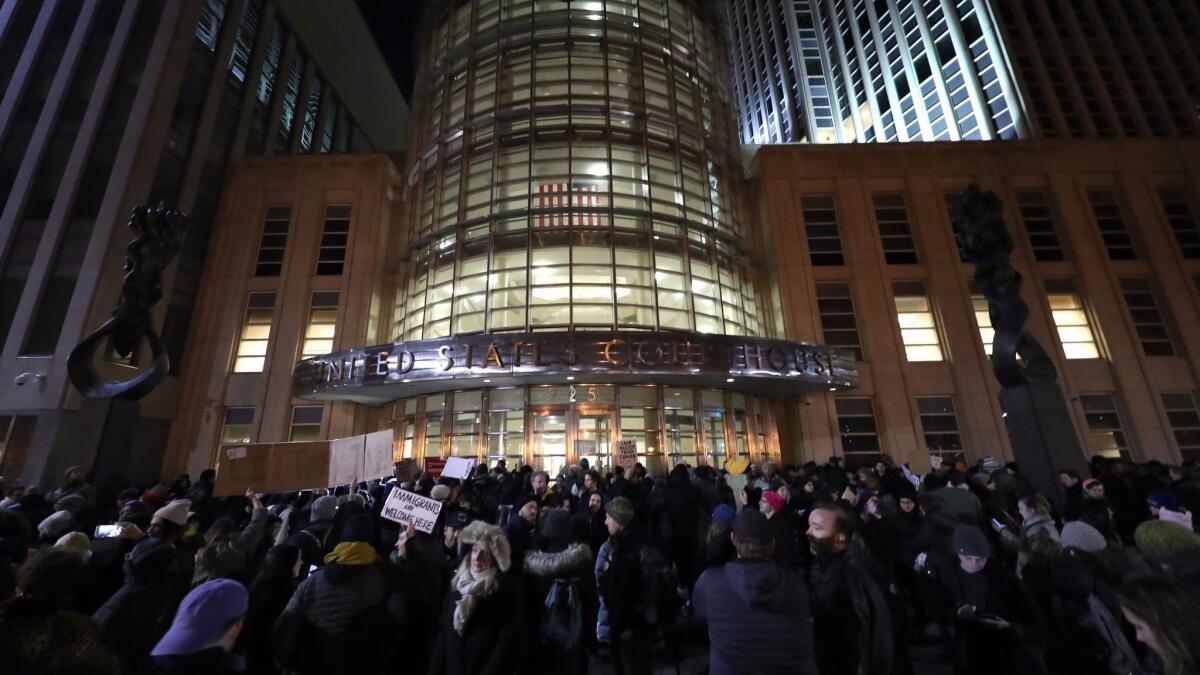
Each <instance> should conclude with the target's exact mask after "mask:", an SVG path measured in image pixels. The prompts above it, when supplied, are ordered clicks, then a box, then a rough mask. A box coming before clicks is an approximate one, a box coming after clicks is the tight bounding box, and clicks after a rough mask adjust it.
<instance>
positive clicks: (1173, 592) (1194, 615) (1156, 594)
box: [1118, 577, 1200, 675]
mask: <svg viewBox="0 0 1200 675" xmlns="http://www.w3.org/2000/svg"><path fill="white" fill-rule="evenodd" d="M1118 594H1119V596H1120V599H1121V607H1122V608H1123V609H1124V610H1125V611H1126V612H1129V613H1130V614H1132V615H1133V616H1135V617H1137V618H1138V619H1140V620H1142V621H1144V622H1145V623H1146V625H1147V626H1149V627H1150V630H1151V631H1153V632H1154V641H1155V642H1157V643H1158V655H1159V656H1160V657H1162V660H1163V665H1164V666H1165V673H1166V675H1189V674H1192V673H1200V612H1197V611H1196V608H1197V607H1200V591H1198V590H1196V589H1194V588H1192V587H1191V586H1186V585H1184V584H1181V583H1178V582H1176V581H1171V580H1168V579H1163V578H1160V577H1146V578H1143V579H1138V580H1136V581H1131V582H1129V583H1128V584H1126V585H1125V586H1124V587H1122V588H1121V589H1120V590H1119V591H1118Z"/></svg>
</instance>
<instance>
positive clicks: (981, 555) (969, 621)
mask: <svg viewBox="0 0 1200 675" xmlns="http://www.w3.org/2000/svg"><path fill="white" fill-rule="evenodd" d="M951 548H952V549H953V551H954V553H955V554H956V555H957V556H958V560H957V563H958V564H956V565H953V566H952V568H951V569H949V570H946V571H944V572H943V573H942V574H941V575H940V576H939V579H940V581H941V584H942V587H943V592H944V597H945V599H946V600H947V602H948V605H949V606H948V607H947V611H948V613H949V614H951V615H952V616H953V617H954V626H955V630H954V633H953V635H954V640H953V646H952V648H951V651H952V657H953V660H954V667H955V668H954V672H956V673H972V675H974V674H975V673H979V674H980V675H1001V674H1002V673H1015V674H1019V675H1024V674H1031V675H1032V674H1033V673H1044V672H1046V671H1045V664H1044V658H1045V657H1044V650H1045V643H1044V635H1045V629H1046V626H1045V623H1044V622H1043V619H1042V616H1041V613H1040V612H1039V611H1038V609H1037V605H1036V603H1035V601H1034V599H1033V597H1032V595H1030V593H1029V590H1028V589H1027V588H1026V587H1025V585H1024V584H1022V583H1021V581H1020V580H1019V579H1017V577H1016V576H1015V575H1014V574H1013V573H1012V572H1010V571H1009V570H1008V569H1007V568H1005V567H1004V566H1003V565H1001V564H998V563H995V562H993V561H992V560H991V557H992V546H991V543H989V542H988V539H987V536H986V535H984V533H983V532H982V531H981V530H980V529H979V528H977V527H975V526H973V525H959V526H958V527H956V528H955V529H954V535H953V536H952V538H951Z"/></svg>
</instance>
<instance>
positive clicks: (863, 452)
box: [834, 397, 880, 464]
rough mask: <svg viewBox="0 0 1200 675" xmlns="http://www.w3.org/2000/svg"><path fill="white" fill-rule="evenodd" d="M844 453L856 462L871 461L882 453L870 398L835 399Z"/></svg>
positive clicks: (865, 462) (848, 458)
mask: <svg viewBox="0 0 1200 675" xmlns="http://www.w3.org/2000/svg"><path fill="white" fill-rule="evenodd" d="M834 405H835V408H836V409H837V416H838V434H839V436H841V440H842V454H843V455H844V456H845V457H846V459H847V460H848V461H852V462H854V463H855V464H867V463H871V462H873V461H874V460H875V458H876V457H878V455H879V453H880V447H879V431H878V427H877V425H876V423H875V407H874V406H873V405H872V403H871V399H869V398H865V397H864V398H849V397H848V398H838V399H835V404H834Z"/></svg>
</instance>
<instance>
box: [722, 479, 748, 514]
mask: <svg viewBox="0 0 1200 675" xmlns="http://www.w3.org/2000/svg"><path fill="white" fill-rule="evenodd" d="M748 480H749V479H748V478H747V477H746V474H738V475H736V476H735V475H733V474H729V475H728V476H725V484H726V485H728V486H729V489H730V490H733V500H734V501H736V502H737V505H738V508H739V509H740V508H742V507H743V506H745V505H746V497H745V495H744V494H743V492H742V491H743V490H745V489H746V482H747V481H748Z"/></svg>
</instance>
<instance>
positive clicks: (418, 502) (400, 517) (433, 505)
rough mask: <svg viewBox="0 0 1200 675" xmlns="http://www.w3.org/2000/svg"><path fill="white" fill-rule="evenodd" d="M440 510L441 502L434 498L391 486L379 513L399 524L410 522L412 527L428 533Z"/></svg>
mask: <svg viewBox="0 0 1200 675" xmlns="http://www.w3.org/2000/svg"><path fill="white" fill-rule="evenodd" d="M441 512H442V503H441V502H439V501H438V500H436V499H430V498H428V497H422V496H421V495H419V494H417V493H415V492H409V491H408V490H401V489H400V488H392V492H391V494H389V495H388V498H387V501H386V502H385V503H384V505H383V511H381V512H380V515H382V516H383V517H384V518H387V519H388V520H392V521H395V522H397V523H400V524H401V525H408V524H409V523H412V525H413V527H416V528H417V529H418V530H420V531H421V532H424V533H425V534H429V533H431V532H433V525H434V523H436V522H437V518H438V514H439V513H441Z"/></svg>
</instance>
